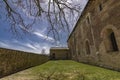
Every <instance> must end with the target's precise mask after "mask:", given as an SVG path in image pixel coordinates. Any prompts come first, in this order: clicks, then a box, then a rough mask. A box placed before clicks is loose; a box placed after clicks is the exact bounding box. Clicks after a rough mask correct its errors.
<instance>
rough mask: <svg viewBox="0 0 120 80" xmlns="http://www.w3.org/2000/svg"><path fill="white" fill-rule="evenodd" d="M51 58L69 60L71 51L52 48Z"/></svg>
mask: <svg viewBox="0 0 120 80" xmlns="http://www.w3.org/2000/svg"><path fill="white" fill-rule="evenodd" d="M50 58H51V59H52V60H68V59H69V49H68V48H51V49H50Z"/></svg>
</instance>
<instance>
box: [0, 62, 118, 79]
mask: <svg viewBox="0 0 120 80" xmlns="http://www.w3.org/2000/svg"><path fill="white" fill-rule="evenodd" d="M0 80H120V72H116V71H112V70H107V69H104V68H99V67H96V66H91V65H86V64H82V63H78V62H75V61H71V60H58V61H49V62H47V63H45V64H42V65H40V66H36V67H33V68H30V69H27V70H24V71H21V72H18V73H15V74H12V75H10V76H7V77H5V78H1V79H0Z"/></svg>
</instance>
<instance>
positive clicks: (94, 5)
mask: <svg viewBox="0 0 120 80" xmlns="http://www.w3.org/2000/svg"><path fill="white" fill-rule="evenodd" d="M68 46H69V48H70V52H71V58H72V59H75V60H77V61H80V62H85V63H90V64H94V65H99V66H103V67H107V68H111V69H115V70H120V0H89V2H88V4H87V5H86V7H85V9H84V11H83V12H82V15H81V17H80V18H79V20H78V22H77V24H76V26H75V28H74V30H73V32H72V33H71V35H70V36H69V39H68Z"/></svg>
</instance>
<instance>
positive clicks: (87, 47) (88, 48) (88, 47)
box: [85, 41, 90, 54]
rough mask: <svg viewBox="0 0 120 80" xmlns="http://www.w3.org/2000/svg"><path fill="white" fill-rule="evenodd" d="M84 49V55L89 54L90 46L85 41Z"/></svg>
mask: <svg viewBox="0 0 120 80" xmlns="http://www.w3.org/2000/svg"><path fill="white" fill-rule="evenodd" d="M85 47H86V54H90V45H89V42H88V41H86V43H85Z"/></svg>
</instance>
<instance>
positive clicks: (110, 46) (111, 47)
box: [104, 29, 119, 52]
mask: <svg viewBox="0 0 120 80" xmlns="http://www.w3.org/2000/svg"><path fill="white" fill-rule="evenodd" d="M104 35H105V37H104V44H105V47H106V51H107V52H111V51H119V49H118V45H117V40H116V37H115V33H114V31H113V30H112V29H107V30H106V31H105V34H104Z"/></svg>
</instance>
